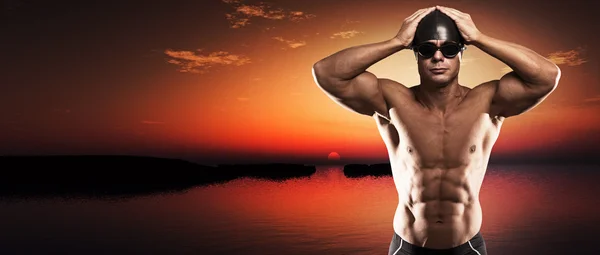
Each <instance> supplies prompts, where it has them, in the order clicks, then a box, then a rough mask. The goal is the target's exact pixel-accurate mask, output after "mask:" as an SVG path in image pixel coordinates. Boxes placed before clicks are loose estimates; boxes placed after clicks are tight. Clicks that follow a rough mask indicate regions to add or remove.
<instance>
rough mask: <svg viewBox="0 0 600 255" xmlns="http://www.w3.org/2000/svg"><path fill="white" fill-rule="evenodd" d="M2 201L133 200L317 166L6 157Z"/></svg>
mask: <svg viewBox="0 0 600 255" xmlns="http://www.w3.org/2000/svg"><path fill="white" fill-rule="evenodd" d="M0 169H3V170H4V171H3V176H2V178H0V196H5V197H6V196H132V195H146V194H153V193H165V192H181V191H184V190H186V189H189V188H191V187H194V186H201V185H207V184H217V183H223V182H227V181H230V180H234V179H236V178H240V177H252V178H264V179H269V180H284V179H289V178H297V177H306V176H310V175H312V174H314V173H315V172H316V167H315V166H307V165H299V164H283V163H272V164H245V165H217V166H207V165H201V164H196V163H192V162H189V161H185V160H180V159H169V158H157V157H144V156H103V155H89V156H88V155H85V156H0Z"/></svg>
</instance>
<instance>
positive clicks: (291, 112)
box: [0, 0, 600, 163]
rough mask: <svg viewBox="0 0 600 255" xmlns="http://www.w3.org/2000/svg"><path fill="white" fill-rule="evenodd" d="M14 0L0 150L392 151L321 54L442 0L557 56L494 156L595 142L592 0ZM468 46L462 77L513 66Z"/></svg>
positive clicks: (300, 156)
mask: <svg viewBox="0 0 600 255" xmlns="http://www.w3.org/2000/svg"><path fill="white" fill-rule="evenodd" d="M10 2H11V3H12V5H10V6H9V7H10V8H8V9H7V11H6V12H5V14H6V17H7V19H6V20H7V22H6V23H5V22H3V25H2V27H3V28H4V29H5V31H7V32H6V34H8V36H7V37H5V38H3V41H4V42H3V43H5V44H4V45H5V47H4V48H5V49H7V50H6V55H4V56H6V57H3V59H2V60H3V61H4V64H3V67H2V72H3V73H2V77H3V78H2V80H3V82H2V83H3V85H2V93H1V94H0V100H1V102H2V106H3V107H2V109H0V113H1V114H2V116H3V117H2V119H1V120H0V154H82V153H83V154H136V155H152V156H167V157H181V158H186V159H192V160H197V161H202V162H211V163H227V162H234V161H262V162H270V161H295V162H301V163H311V162H320V161H324V160H327V155H328V154H329V153H330V152H332V151H335V152H338V153H339V154H340V155H341V158H342V159H344V160H347V161H348V162H349V161H356V162H359V161H360V162H363V161H364V162H367V161H369V162H382V161H387V153H386V150H385V146H384V144H383V142H382V140H381V138H380V136H379V134H378V132H377V128H376V126H375V122H374V120H373V119H372V118H370V117H368V116H362V115H358V114H355V113H353V112H350V111H348V110H346V109H344V108H342V107H341V106H339V105H337V104H336V103H335V102H333V101H331V100H330V99H329V98H328V97H327V96H326V95H325V94H323V92H322V91H321V90H320V89H319V88H318V87H317V86H316V84H315V83H314V81H313V77H312V76H311V67H312V64H313V63H314V62H316V61H318V60H319V59H321V58H323V57H326V56H328V55H330V54H333V53H334V52H336V51H339V50H342V49H344V48H347V47H351V46H355V45H360V44H367V43H373V42H378V41H383V40H387V39H390V38H391V37H392V36H394V35H395V34H396V33H397V31H398V29H399V28H400V24H401V22H402V20H403V19H404V18H406V17H407V16H409V15H410V14H412V13H413V12H414V11H416V10H417V9H419V8H424V7H427V6H431V5H434V4H440V3H441V4H442V5H447V6H450V7H453V8H456V9H458V10H461V11H463V12H467V13H469V14H471V16H472V18H473V20H474V22H475V24H476V26H477V27H478V28H479V30H480V31H482V32H483V33H485V34H487V35H488V36H491V37H495V38H498V39H501V40H505V41H510V42H515V43H518V44H521V45H523V46H525V47H528V48H530V49H533V50H534V51H536V52H537V53H539V54H540V55H543V56H546V57H548V58H549V59H551V60H552V61H554V62H555V63H556V64H558V65H559V67H560V68H561V70H562V77H561V80H560V83H559V86H558V88H557V89H556V90H555V92H554V93H553V94H552V95H551V96H550V97H549V98H548V99H547V100H546V101H545V102H544V103H542V104H541V105H540V106H538V107H537V108H535V109H533V110H532V111H530V112H527V113H525V114H523V115H521V116H517V117H513V118H509V119H507V120H506V121H505V124H504V126H503V128H502V131H501V134H500V138H499V139H498V142H497V144H496V145H495V147H494V152H493V154H492V158H494V157H495V156H496V157H498V158H505V157H506V158H511V157H530V156H532V155H537V156H540V155H542V156H544V155H545V156H547V157H550V156H552V157H553V156H556V155H561V154H565V153H566V154H569V155H571V156H573V153H574V152H576V153H582V154H584V155H585V156H588V157H589V156H590V155H598V154H597V153H596V152H595V150H593V147H594V146H595V144H597V143H598V142H600V137H599V136H598V133H599V132H598V131H600V118H599V117H598V112H600V111H599V110H600V87H599V86H598V84H599V81H600V79H599V76H598V70H599V68H598V60H597V59H598V58H596V57H597V56H599V54H598V49H597V48H595V43H596V41H597V40H595V39H596V38H597V37H598V35H596V31H597V29H596V28H593V25H591V24H597V23H598V18H597V17H598V15H597V14H595V13H593V12H595V9H593V8H591V6H586V5H585V4H583V3H573V1H570V2H569V3H547V2H543V3H544V4H543V5H540V4H539V3H541V2H537V3H536V2H535V1H533V2H528V3H524V2H523V1H518V2H517V1H510V2H509V1H504V2H494V3H491V2H490V3H482V2H481V1H449V2H440V1H438V2H427V1H422V2H418V3H417V2H415V1H370V2H369V4H368V5H367V4H365V2H364V1H327V2H326V3H320V4H314V3H312V4H311V3H308V2H306V3H305V2H301V1H271V2H268V4H262V5H261V4H260V3H259V2H258V1H233V0H228V1H217V0H214V1H188V2H187V3H178V4H177V5H174V4H170V5H168V4H164V5H158V4H155V5H150V4H148V5H144V6H141V5H140V6H138V5H135V4H133V3H130V4H119V5H117V4H111V3H94V4H91V3H79V4H73V3H70V4H69V5H66V4H55V3H53V4H50V3H45V2H42V1H38V2H39V3H37V2H35V1H33V2H23V1H16V0H15V1H10ZM517 3H518V6H520V7H521V8H520V9H518V10H514V9H512V8H514V6H516V5H517ZM569 8H571V9H569ZM586 15H590V17H586ZM594 20H595V22H593V21H594ZM588 22H589V23H590V25H588ZM574 28H580V29H574ZM463 60H464V61H463V64H462V66H461V72H460V74H459V82H460V83H461V84H463V85H465V86H468V87H474V86H476V85H478V84H480V83H482V82H485V81H488V80H491V79H499V78H500V77H501V76H502V74H504V73H506V72H508V70H507V69H506V68H507V67H506V65H505V64H503V63H502V62H501V61H499V60H497V59H495V58H493V57H491V56H489V55H487V54H486V53H485V52H483V51H481V50H479V49H478V48H476V47H474V46H470V47H469V48H468V49H467V51H466V52H465V54H464V57H463ZM369 71H371V72H373V73H375V74H376V75H377V76H378V77H382V78H383V77H385V78H391V79H394V80H397V81H399V82H401V83H404V84H407V85H408V86H414V85H416V84H418V81H419V77H418V73H417V70H416V63H415V60H414V56H413V55H412V53H411V52H409V51H401V52H399V53H397V54H395V55H392V56H390V57H388V58H386V59H384V60H382V61H381V62H379V63H377V64H375V65H373V66H372V67H371V68H370V69H369Z"/></svg>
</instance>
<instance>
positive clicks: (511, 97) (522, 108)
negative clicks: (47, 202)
mask: <svg viewBox="0 0 600 255" xmlns="http://www.w3.org/2000/svg"><path fill="white" fill-rule="evenodd" d="M492 85H493V86H494V87H495V92H494V96H493V99H492V108H495V109H496V112H497V115H498V116H502V117H510V116H515V115H519V114H522V113H524V112H527V111H529V110H531V109H533V108H534V107H535V106H537V105H538V104H539V103H541V102H542V101H543V100H544V99H545V98H546V97H547V96H548V95H549V94H550V92H551V91H552V90H548V87H543V86H534V85H530V84H527V83H526V82H525V81H524V80H523V79H521V78H520V77H519V76H518V75H517V74H516V73H515V72H514V71H513V72H510V73H507V74H505V75H504V76H502V78H501V79H500V80H494V81H492Z"/></svg>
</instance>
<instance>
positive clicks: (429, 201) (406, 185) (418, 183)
mask: <svg viewBox="0 0 600 255" xmlns="http://www.w3.org/2000/svg"><path fill="white" fill-rule="evenodd" d="M465 171H466V169H451V170H441V169H437V170H435V169H427V170H420V171H401V172H400V171H395V173H394V174H395V176H394V178H395V179H397V182H396V186H397V188H398V191H399V192H398V195H399V205H398V207H397V209H396V213H395V216H394V223H393V224H394V225H393V226H394V231H395V232H396V233H397V234H398V235H399V236H400V237H402V238H403V239H404V240H406V241H407V242H409V243H412V244H414V245H418V246H422V247H427V248H433V249H445V248H452V247H455V246H458V245H460V244H463V243H465V242H466V241H468V240H469V239H470V238H471V237H473V236H474V235H475V234H476V233H477V232H478V231H479V230H480V228H481V220H482V212H481V205H480V203H479V201H478V190H479V187H478V186H479V185H477V182H476V181H475V182H473V181H474V180H472V179H471V178H468V177H466V176H464V174H460V172H465ZM457 177H458V178H457ZM404 180H412V181H410V182H406V181H404ZM473 184H474V185H473Z"/></svg>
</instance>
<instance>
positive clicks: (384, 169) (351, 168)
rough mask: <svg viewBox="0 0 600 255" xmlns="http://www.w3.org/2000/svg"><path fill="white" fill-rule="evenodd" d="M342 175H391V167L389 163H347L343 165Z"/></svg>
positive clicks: (351, 176)
mask: <svg viewBox="0 0 600 255" xmlns="http://www.w3.org/2000/svg"><path fill="white" fill-rule="evenodd" d="M344 175H345V176H346V177H350V178H355V177H364V176H387V175H390V176H391V175H392V168H391V166H390V164H389V163H382V164H372V165H365V164H348V165H345V166H344Z"/></svg>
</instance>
